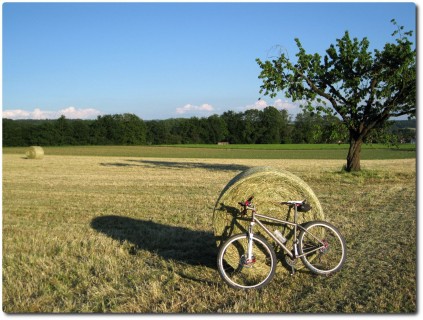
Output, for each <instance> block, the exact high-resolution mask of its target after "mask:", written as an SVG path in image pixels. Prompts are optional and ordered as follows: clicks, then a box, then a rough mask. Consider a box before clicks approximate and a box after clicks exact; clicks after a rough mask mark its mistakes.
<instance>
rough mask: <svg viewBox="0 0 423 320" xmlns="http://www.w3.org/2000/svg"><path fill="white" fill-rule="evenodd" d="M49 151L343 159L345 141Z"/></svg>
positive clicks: (373, 155) (387, 153)
mask: <svg viewBox="0 0 423 320" xmlns="http://www.w3.org/2000/svg"><path fill="white" fill-rule="evenodd" d="M26 149H27V148H24V147H14V148H3V154H21V155H25V150H26ZM44 152H45V153H46V154H48V155H72V156H74V155H81V156H115V157H121V156H123V157H156V158H159V157H166V158H208V159H346V157H347V153H348V145H346V144H341V145H337V144H261V145H260V144H251V145H248V144H242V145H222V146H219V145H173V146H79V147H44ZM361 156H362V159H364V160H372V159H410V158H415V157H416V145H413V144H403V145H400V146H399V147H398V148H397V147H392V148H389V147H387V146H386V145H380V144H379V145H375V144H374V145H364V146H363V150H362V152H361Z"/></svg>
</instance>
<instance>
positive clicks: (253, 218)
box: [248, 205, 320, 259]
mask: <svg viewBox="0 0 423 320" xmlns="http://www.w3.org/2000/svg"><path fill="white" fill-rule="evenodd" d="M293 207H294V212H295V213H294V222H291V221H286V220H282V219H277V218H273V217H269V216H266V215H263V214H259V213H257V212H256V210H255V208H250V210H251V211H252V216H251V221H250V226H249V228H248V235H249V241H248V259H252V235H253V226H254V225H255V224H256V223H257V224H258V225H259V226H260V227H261V228H262V229H263V230H264V231H265V232H266V233H267V234H268V235H269V236H270V237H271V238H272V239H273V240H275V241H276V243H277V244H279V245H280V246H281V248H282V249H283V250H284V251H285V252H286V254H288V255H289V256H290V258H291V259H297V258H301V257H303V256H305V255H308V254H310V253H312V252H314V251H317V250H319V248H316V249H315V250H312V251H308V252H307V253H304V254H302V255H299V254H298V248H297V245H298V239H297V232H298V228H300V229H301V230H304V231H305V232H307V230H305V228H303V227H302V226H301V225H299V224H298V223H297V215H298V211H297V206H296V205H293ZM257 217H259V218H262V219H266V220H269V221H274V222H277V223H279V224H281V225H289V226H292V227H294V253H292V252H291V251H290V250H289V249H288V248H287V247H286V246H285V245H284V244H283V243H282V242H281V241H280V240H279V239H278V238H276V236H274V235H273V233H272V232H271V231H270V230H269V229H267V228H266V226H265V225H264V224H263V223H262V222H261V221H260V220H259V219H258V218H257ZM313 237H314V236H313ZM314 238H315V237H314ZM316 239H317V238H316ZM317 240H318V239H317ZM319 242H320V240H319Z"/></svg>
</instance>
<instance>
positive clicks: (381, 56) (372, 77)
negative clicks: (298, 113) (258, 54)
mask: <svg viewBox="0 0 423 320" xmlns="http://www.w3.org/2000/svg"><path fill="white" fill-rule="evenodd" d="M392 23H393V24H394V26H395V27H396V28H397V29H396V31H395V32H394V33H393V36H397V38H396V39H395V42H394V43H387V44H386V45H385V46H384V48H383V50H382V51H379V50H374V51H373V52H371V51H370V50H369V47H370V42H369V40H368V39H367V38H366V37H365V38H363V39H361V40H359V39H357V38H351V37H350V34H349V32H348V31H346V32H345V34H344V35H343V37H342V38H340V39H336V44H331V45H330V46H329V48H328V49H327V50H326V54H325V55H324V56H323V57H322V56H321V55H320V54H319V53H314V54H308V53H307V52H306V50H305V49H304V47H303V45H302V44H301V41H300V40H299V39H298V38H296V39H294V41H295V43H296V45H297V48H298V52H297V54H296V55H295V57H296V61H290V60H289V58H288V57H287V56H286V55H285V54H281V55H280V56H279V57H278V58H276V59H273V60H271V61H269V60H267V61H265V62H262V61H261V60H260V59H257V60H256V61H257V63H258V65H259V66H260V68H261V73H260V75H259V79H262V81H263V84H262V85H261V87H260V93H264V94H265V95H269V96H271V97H275V96H276V95H277V93H278V92H283V93H284V94H285V96H286V97H287V98H290V99H292V100H293V101H297V100H305V101H306V103H305V105H304V107H305V108H307V109H309V110H316V111H318V112H328V113H331V112H333V110H334V111H335V112H336V113H338V114H339V115H340V116H341V117H342V119H343V120H344V124H345V125H346V126H347V127H348V129H350V130H354V131H357V132H358V131H360V132H361V133H362V134H363V135H365V134H367V132H368V130H371V129H372V128H373V127H374V126H376V125H378V124H379V123H380V122H383V121H385V120H386V119H388V118H389V117H391V116H398V115H403V114H411V115H414V114H415V110H416V106H415V96H416V51H415V49H413V43H412V42H411V40H410V37H411V36H412V34H413V33H412V31H409V32H405V33H403V29H404V28H403V27H398V25H397V24H396V21H395V20H392ZM326 103H328V104H329V105H330V108H328V107H326Z"/></svg>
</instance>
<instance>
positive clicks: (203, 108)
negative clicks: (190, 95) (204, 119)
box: [176, 103, 214, 114]
mask: <svg viewBox="0 0 423 320" xmlns="http://www.w3.org/2000/svg"><path fill="white" fill-rule="evenodd" d="M213 110H214V108H213V106H212V105H210V104H208V103H204V104H202V105H201V106H195V105H192V104H186V105H184V106H183V107H181V108H176V113H177V114H185V113H192V112H198V111H199V112H213Z"/></svg>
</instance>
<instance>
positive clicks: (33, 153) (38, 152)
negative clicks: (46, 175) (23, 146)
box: [25, 146, 44, 159]
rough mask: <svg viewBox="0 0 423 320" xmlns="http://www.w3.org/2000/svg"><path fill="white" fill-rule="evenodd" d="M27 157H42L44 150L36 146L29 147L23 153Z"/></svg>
mask: <svg viewBox="0 0 423 320" xmlns="http://www.w3.org/2000/svg"><path fill="white" fill-rule="evenodd" d="M25 155H26V157H27V158H28V159H42V158H43V157H44V150H43V148H41V147H38V146H32V147H29V148H28V150H27V151H26V153H25Z"/></svg>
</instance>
